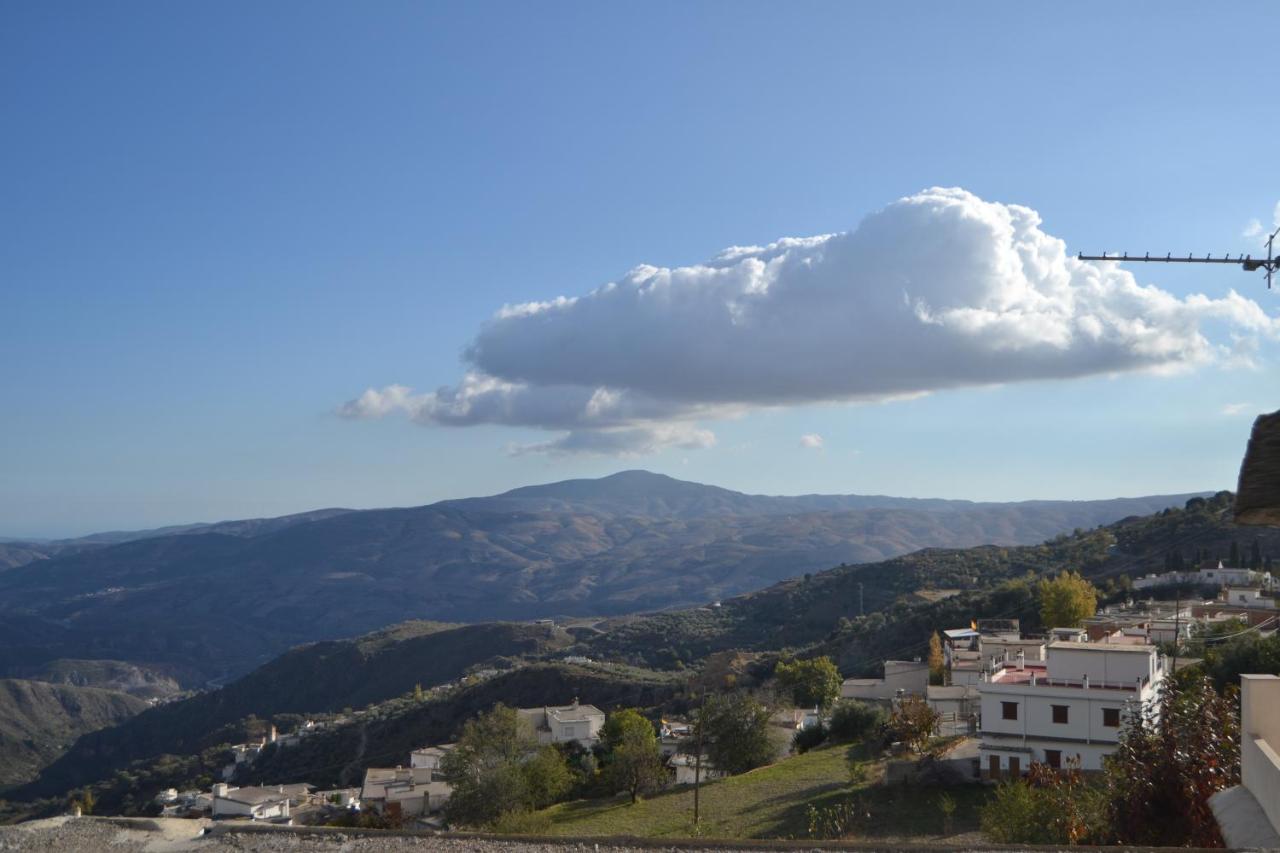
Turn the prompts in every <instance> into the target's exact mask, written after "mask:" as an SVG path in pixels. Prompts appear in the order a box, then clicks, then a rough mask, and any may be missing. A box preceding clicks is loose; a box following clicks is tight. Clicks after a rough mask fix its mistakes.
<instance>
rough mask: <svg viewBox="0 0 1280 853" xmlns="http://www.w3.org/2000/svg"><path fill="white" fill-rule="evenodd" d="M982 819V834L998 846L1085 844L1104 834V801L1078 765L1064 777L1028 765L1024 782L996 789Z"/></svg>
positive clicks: (1060, 774) (1006, 784) (1077, 763)
mask: <svg viewBox="0 0 1280 853" xmlns="http://www.w3.org/2000/svg"><path fill="white" fill-rule="evenodd" d="M981 820H982V831H983V833H984V834H985V835H986V836H987V838H989V839H991V840H992V841H994V842H996V843H998V844H1087V843H1090V842H1094V841H1097V840H1098V839H1099V838H1100V837H1102V836H1104V835H1105V834H1106V812H1105V807H1104V803H1103V801H1102V798H1101V796H1100V793H1099V791H1098V790H1097V789H1096V788H1094V787H1093V786H1090V785H1089V784H1088V783H1086V782H1085V781H1084V778H1083V776H1082V775H1081V773H1080V765H1079V762H1078V761H1072V762H1070V763H1069V764H1068V765H1067V770H1066V772H1065V773H1060V772H1059V771H1057V770H1054V769H1052V768H1049V767H1046V766H1045V765H1043V764H1038V763H1037V764H1032V765H1031V767H1030V769H1029V771H1028V773H1027V778H1026V779H1025V780H1022V779H1015V780H1011V781H1008V782H1004V783H1002V784H1001V785H1000V786H999V787H998V788H996V792H995V796H993V797H992V798H991V799H990V800H988V801H987V803H986V805H984V806H983V807H982V815H981Z"/></svg>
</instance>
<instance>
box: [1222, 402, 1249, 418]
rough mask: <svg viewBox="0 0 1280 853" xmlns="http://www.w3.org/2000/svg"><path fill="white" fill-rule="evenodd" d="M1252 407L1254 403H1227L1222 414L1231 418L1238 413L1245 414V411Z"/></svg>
mask: <svg viewBox="0 0 1280 853" xmlns="http://www.w3.org/2000/svg"><path fill="white" fill-rule="evenodd" d="M1252 407H1253V404H1252V403H1227V404H1226V405H1225V406H1223V407H1222V414H1224V415H1226V416H1227V417H1229V418H1230V417H1235V416H1236V415H1243V414H1244V413H1245V412H1247V411H1249V409H1251V408H1252Z"/></svg>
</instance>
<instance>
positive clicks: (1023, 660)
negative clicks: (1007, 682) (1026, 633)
mask: <svg viewBox="0 0 1280 853" xmlns="http://www.w3.org/2000/svg"><path fill="white" fill-rule="evenodd" d="M1026 668H1027V653H1026V652H1024V651H1023V650H1022V649H1018V672H1022V671H1023V670H1025V669H1026Z"/></svg>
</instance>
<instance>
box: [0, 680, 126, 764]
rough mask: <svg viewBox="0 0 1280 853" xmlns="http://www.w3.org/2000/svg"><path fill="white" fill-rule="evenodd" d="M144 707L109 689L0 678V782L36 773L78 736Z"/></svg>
mask: <svg viewBox="0 0 1280 853" xmlns="http://www.w3.org/2000/svg"><path fill="white" fill-rule="evenodd" d="M146 707H147V703H146V702H144V701H143V700H141V699H138V698H137V697H134V696H129V695H128V694H125V693H119V692H116V691H112V690H100V689H98V688H96V687H76V686H72V685H66V684H48V683H46V682H42V681H24V680H20V679H12V678H6V679H0V787H3V786H6V785H12V784H15V783H19V782H25V781H27V780H29V779H31V778H33V777H35V775H36V774H37V773H38V772H39V771H40V769H41V768H42V767H44V766H45V765H46V764H48V763H49V762H50V761H52V760H53V759H55V758H57V757H58V756H59V755H60V754H62V752H63V751H64V750H66V749H67V747H69V746H71V744H72V743H74V742H75V741H76V739H77V738H79V737H80V736H81V735H83V734H86V733H88V732H92V731H96V730H98V729H102V728H106V727H108V726H113V725H115V724H116V723H119V722H121V721H123V720H126V719H128V718H129V717H132V716H133V715H135V714H137V713H139V712H141V711H143V710H144V709H146Z"/></svg>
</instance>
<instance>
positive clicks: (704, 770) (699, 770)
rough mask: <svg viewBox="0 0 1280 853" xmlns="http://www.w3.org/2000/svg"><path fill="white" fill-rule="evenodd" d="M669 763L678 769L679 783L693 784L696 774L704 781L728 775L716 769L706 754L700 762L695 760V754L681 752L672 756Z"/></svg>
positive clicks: (677, 780)
mask: <svg viewBox="0 0 1280 853" xmlns="http://www.w3.org/2000/svg"><path fill="white" fill-rule="evenodd" d="M668 764H670V765H671V767H673V768H674V769H675V771H676V784H677V785H692V784H693V783H694V776H695V775H697V776H699V777H700V778H701V779H702V781H703V782H706V781H709V780H711V779H720V778H722V777H724V776H725V775H726V774H724V773H722V772H720V771H719V770H717V769H715V767H713V766H712V765H711V762H710V761H708V760H707V757H706V756H705V755H704V756H702V762H701V764H699V763H697V762H696V761H695V760H694V756H692V755H686V754H684V753H680V754H678V755H673V756H671V760H670V761H669V762H668Z"/></svg>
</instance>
